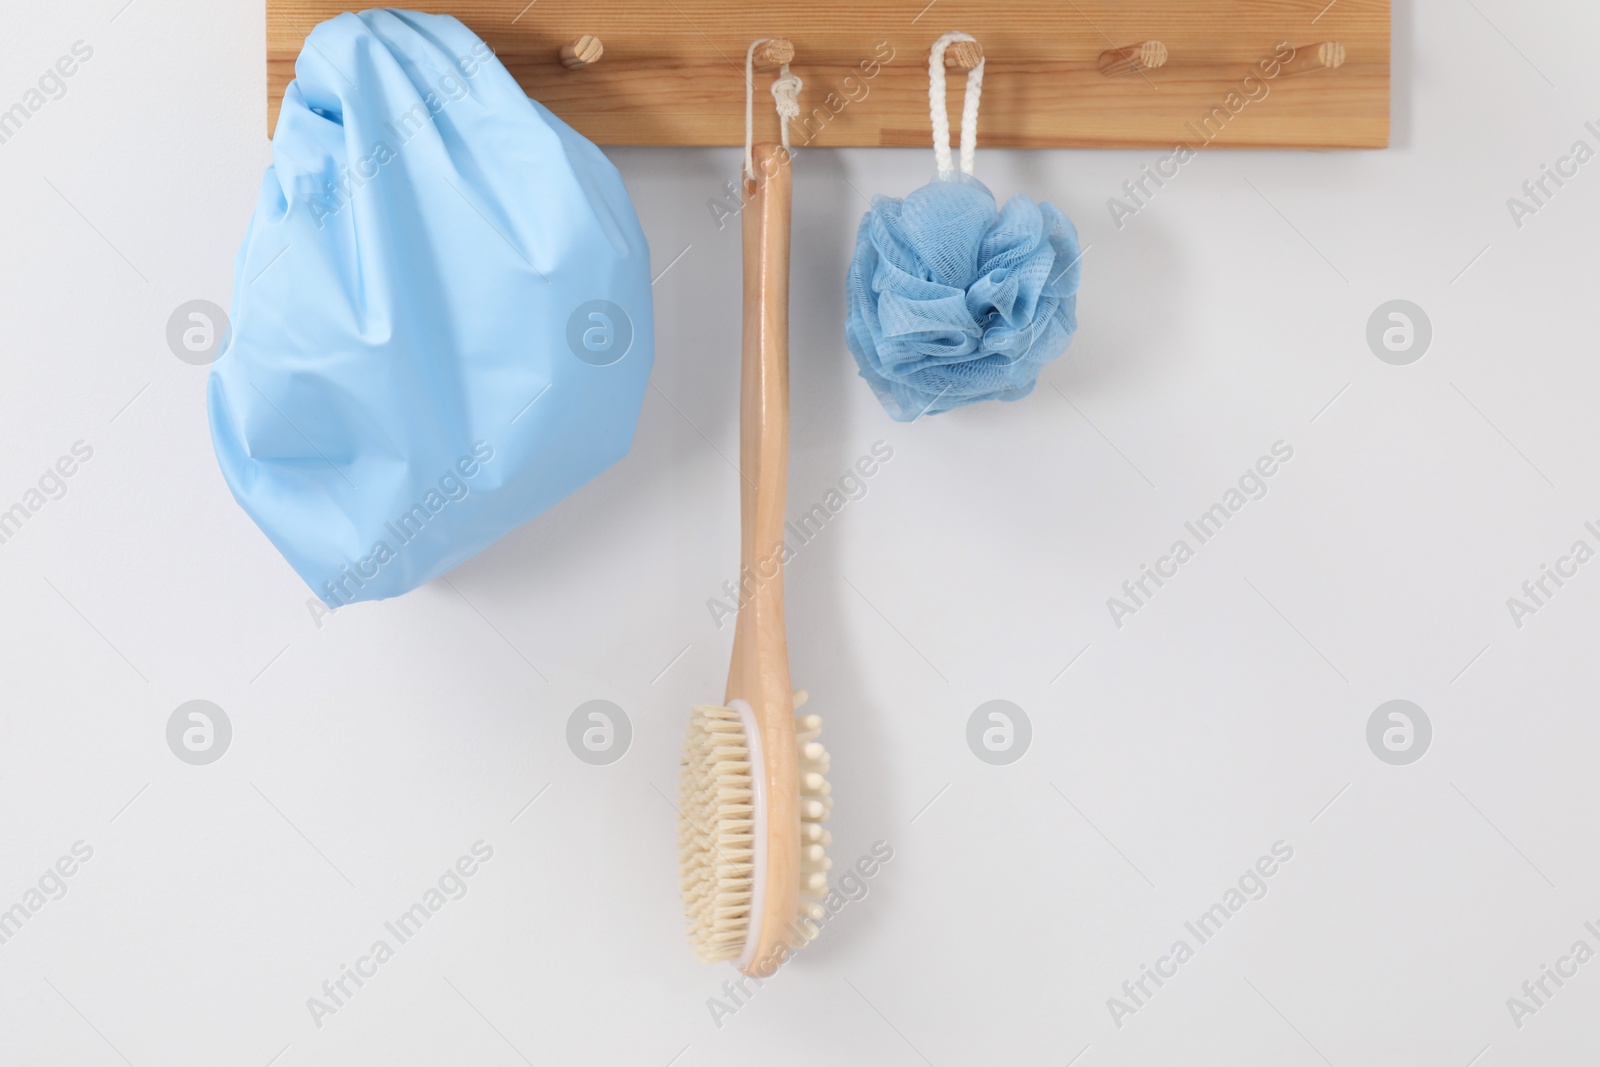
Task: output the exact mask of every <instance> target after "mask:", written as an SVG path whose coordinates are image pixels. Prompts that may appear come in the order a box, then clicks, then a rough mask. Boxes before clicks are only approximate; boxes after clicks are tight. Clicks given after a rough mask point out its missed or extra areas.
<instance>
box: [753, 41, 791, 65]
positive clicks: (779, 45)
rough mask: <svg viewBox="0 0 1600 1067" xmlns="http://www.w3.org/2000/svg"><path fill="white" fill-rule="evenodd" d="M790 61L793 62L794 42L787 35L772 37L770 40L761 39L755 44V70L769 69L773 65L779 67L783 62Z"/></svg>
mask: <svg viewBox="0 0 1600 1067" xmlns="http://www.w3.org/2000/svg"><path fill="white" fill-rule="evenodd" d="M792 62H794V42H793V41H791V40H789V38H787V37H774V38H772V39H771V40H770V41H762V42H761V43H760V44H758V45H756V54H755V64H756V69H757V70H771V69H772V68H773V67H781V66H783V65H784V64H785V63H792Z"/></svg>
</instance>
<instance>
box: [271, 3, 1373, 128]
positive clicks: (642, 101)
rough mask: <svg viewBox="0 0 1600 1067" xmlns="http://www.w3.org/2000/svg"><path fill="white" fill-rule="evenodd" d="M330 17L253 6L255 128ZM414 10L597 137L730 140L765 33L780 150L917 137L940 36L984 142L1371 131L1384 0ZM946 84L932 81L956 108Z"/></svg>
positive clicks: (319, 11)
mask: <svg viewBox="0 0 1600 1067" xmlns="http://www.w3.org/2000/svg"><path fill="white" fill-rule="evenodd" d="M345 10H348V7H347V5H345V4H342V3H338V2H335V0H269V2H268V5H267V122H268V131H269V132H270V131H271V129H272V126H273V124H274V123H275V122H276V120H277V112H278V103H279V101H280V100H281V99H282V96H283V91H284V88H285V87H286V86H287V85H288V83H289V81H290V79H291V78H292V77H293V76H294V61H295V57H296V56H297V55H299V52H300V46H301V43H302V42H303V41H304V39H305V36H306V34H307V33H309V32H310V30H311V28H312V27H313V26H315V25H316V24H317V23H319V22H321V21H323V20H324V19H328V18H332V17H333V16H335V15H337V14H339V13H340V12H341V11H345ZM428 10H431V11H434V12H438V13H447V14H451V15H455V16H456V17H457V18H459V19H461V21H462V22H464V23H466V24H467V26H469V27H470V28H471V29H472V30H473V31H474V32H476V33H477V34H478V36H480V37H482V38H483V39H484V40H485V41H486V42H488V44H489V45H490V46H491V47H492V48H493V49H494V50H495V52H496V54H497V55H498V56H499V57H500V60H501V62H503V63H504V64H505V65H506V68H507V69H508V70H510V72H511V73H512V75H513V76H515V77H516V78H517V80H518V81H519V82H520V83H521V84H522V86H523V88H524V89H525V90H526V91H527V93H528V95H529V96H532V97H534V98H535V99H537V100H538V101H540V102H541V103H543V104H544V105H545V106H547V107H549V108H550V109H551V110H552V111H554V112H555V113H556V114H557V115H560V116H561V117H562V118H563V119H565V120H566V121H567V122H569V123H571V124H572V125H573V126H574V127H575V128H576V129H577V130H578V131H579V132H581V133H583V134H584V135H585V136H587V137H589V138H590V139H591V140H593V141H595V142H597V143H599V144H612V145H740V144H743V143H744V89H745V87H744V54H745V49H746V48H747V47H748V46H749V43H750V42H751V41H753V40H755V39H757V38H762V37H778V38H785V39H787V41H789V42H791V43H792V44H793V47H794V58H793V62H792V67H791V69H792V70H793V72H794V73H795V74H797V75H799V76H800V77H801V78H802V79H803V80H804V82H805V88H804V90H803V91H802V93H801V105H802V112H801V117H800V118H799V119H797V120H796V121H795V123H794V125H793V126H792V127H791V136H792V139H793V141H794V143H795V144H796V145H807V146H810V145H815V146H819V147H844V146H863V145H865V146H916V147H922V146H925V145H927V144H928V138H929V131H928V73H927V60H928V50H929V48H930V46H931V45H932V43H933V41H934V39H935V38H937V37H938V36H939V35H940V34H943V33H945V32H947V31H949V30H965V31H966V32H967V33H970V34H971V35H972V36H974V37H976V38H977V39H978V42H979V45H980V47H981V55H982V57H983V59H984V60H985V67H984V87H983V111H982V116H983V117H982V125H981V143H982V144H983V145H986V146H990V147H997V148H999V147H1021V148H1061V147H1074V148H1163V149H1171V148H1173V147H1174V146H1176V145H1179V144H1187V145H1189V146H1190V147H1192V148H1198V147H1200V146H1201V145H1205V144H1214V145H1216V146H1217V147H1224V148H1383V147H1385V146H1386V145H1387V144H1388V141H1389V0H1334V2H1332V3H1329V2H1328V0H1234V2H1225V0H987V2H984V0H933V2H932V3H927V2H926V0H905V2H901V0H895V2H891V3H883V2H878V0H806V2H804V3H798V2H791V3H777V2H774V0H742V2H741V0H534V2H532V3H527V2H526V0H441V2H436V3H434V4H431V5H430V6H429V8H428ZM1289 56H1292V58H1286V57H1289ZM948 59H949V61H950V62H952V64H953V65H960V63H961V62H962V61H967V62H970V61H973V60H974V59H975V56H973V55H968V56H962V55H961V54H960V52H959V50H956V49H952V55H951V56H950V57H948ZM963 80H964V79H962V78H959V77H952V78H951V79H949V81H950V94H951V96H952V97H953V98H955V101H954V106H955V108H956V109H957V111H959V107H960V105H959V94H960V93H961V90H962V82H963ZM764 81H770V77H768V78H766V79H765V80H764ZM763 84H764V82H763ZM764 110H765V116H764V117H765V118H766V119H767V121H768V122H769V123H770V122H771V121H773V120H771V117H770V108H767V109H764ZM766 136H771V133H770V132H769V133H767V134H766Z"/></svg>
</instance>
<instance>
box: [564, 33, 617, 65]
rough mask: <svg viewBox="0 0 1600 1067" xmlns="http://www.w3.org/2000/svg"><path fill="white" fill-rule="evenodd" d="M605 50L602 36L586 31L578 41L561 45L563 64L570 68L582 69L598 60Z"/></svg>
mask: <svg viewBox="0 0 1600 1067" xmlns="http://www.w3.org/2000/svg"><path fill="white" fill-rule="evenodd" d="M605 50H606V48H605V45H603V44H601V43H600V38H598V37H596V36H595V35H594V34H592V33H586V34H584V35H583V36H582V37H579V38H578V39H577V40H576V41H573V42H571V43H570V44H564V45H562V46H561V65H562V66H563V67H566V68H567V69H568V70H582V69H583V68H584V67H587V66H590V65H591V64H593V63H595V62H596V61H598V60H599V58H600V57H601V56H602V55H604V54H605Z"/></svg>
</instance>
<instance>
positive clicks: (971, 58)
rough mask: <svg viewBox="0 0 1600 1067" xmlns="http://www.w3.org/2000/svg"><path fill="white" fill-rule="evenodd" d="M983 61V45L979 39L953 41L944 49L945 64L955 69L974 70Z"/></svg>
mask: <svg viewBox="0 0 1600 1067" xmlns="http://www.w3.org/2000/svg"><path fill="white" fill-rule="evenodd" d="M982 62H983V45H981V44H979V43H978V42H977V41H951V42H950V44H949V46H948V47H946V48H945V50H944V65H945V66H946V67H949V68H951V69H953V70H972V69H973V68H974V67H976V66H977V65H978V64H979V63H982Z"/></svg>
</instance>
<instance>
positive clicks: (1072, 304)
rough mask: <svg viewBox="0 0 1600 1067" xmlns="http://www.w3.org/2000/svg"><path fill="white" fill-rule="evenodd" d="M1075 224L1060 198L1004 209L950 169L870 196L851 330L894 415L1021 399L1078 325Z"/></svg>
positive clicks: (852, 279) (853, 281)
mask: <svg viewBox="0 0 1600 1067" xmlns="http://www.w3.org/2000/svg"><path fill="white" fill-rule="evenodd" d="M1078 258H1079V253H1078V231H1077V230H1076V229H1074V228H1073V225H1072V223H1071V221H1070V220H1068V218H1067V217H1066V215H1064V214H1062V213H1061V211H1060V209H1059V208H1057V207H1055V206H1054V205H1053V204H1049V203H1042V204H1035V203H1034V202H1033V201H1032V200H1029V199H1028V198H1027V197H1025V196H1014V197H1012V198H1011V199H1010V200H1008V201H1006V205H1005V207H1003V208H999V209H998V210H997V209H996V205H995V199H994V194H992V193H991V192H989V190H988V188H987V187H986V186H984V184H983V183H982V182H980V181H978V180H977V179H975V178H972V177H970V176H967V175H963V174H960V173H952V174H951V175H950V176H948V177H944V178H940V179H939V180H937V181H934V182H932V183H931V184H929V185H925V186H923V187H922V188H921V189H918V190H917V191H916V192H914V193H912V194H911V195H910V196H908V197H906V198H905V199H904V200H900V199H897V198H894V197H885V196H877V197H873V200H872V210H870V211H868V212H867V214H866V215H865V216H864V217H863V218H862V220H861V229H860V231H859V233H858V234H857V237H856V251H855V257H854V259H853V260H852V261H851V263H850V275H849V280H848V283H847V293H846V296H847V299H848V301H849V317H848V319H847V321H846V323H845V337H846V339H847V340H848V342H849V345H850V352H851V354H852V355H854V356H855V359H856V363H857V365H858V366H859V367H860V368H861V376H862V377H863V378H865V379H866V380H867V383H868V384H869V385H871V386H872V389H873V392H875V393H876V394H877V395H878V399H879V400H880V401H881V402H882V403H883V406H884V408H885V409H886V410H887V411H888V412H889V415H890V416H891V417H892V418H894V419H896V420H898V421H900V422H910V421H911V420H913V419H916V418H917V417H919V416H921V415H936V414H938V413H939V412H941V411H949V410H950V409H951V408H957V407H962V406H964V405H967V404H972V403H976V402H977V401H980V400H1020V399H1021V398H1023V397H1025V396H1027V395H1028V394H1029V393H1031V392H1032V391H1033V387H1034V383H1035V382H1036V381H1037V379H1038V376H1039V370H1040V368H1042V367H1043V366H1044V364H1046V363H1048V362H1049V361H1050V360H1052V359H1055V358H1056V357H1057V356H1059V355H1060V354H1061V353H1062V352H1063V351H1064V350H1065V349H1066V347H1067V343H1068V342H1069V341H1071V339H1072V334H1073V332H1074V331H1075V330H1076V329H1077V327H1078V321H1077V316H1076V306H1077V292H1078Z"/></svg>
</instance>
